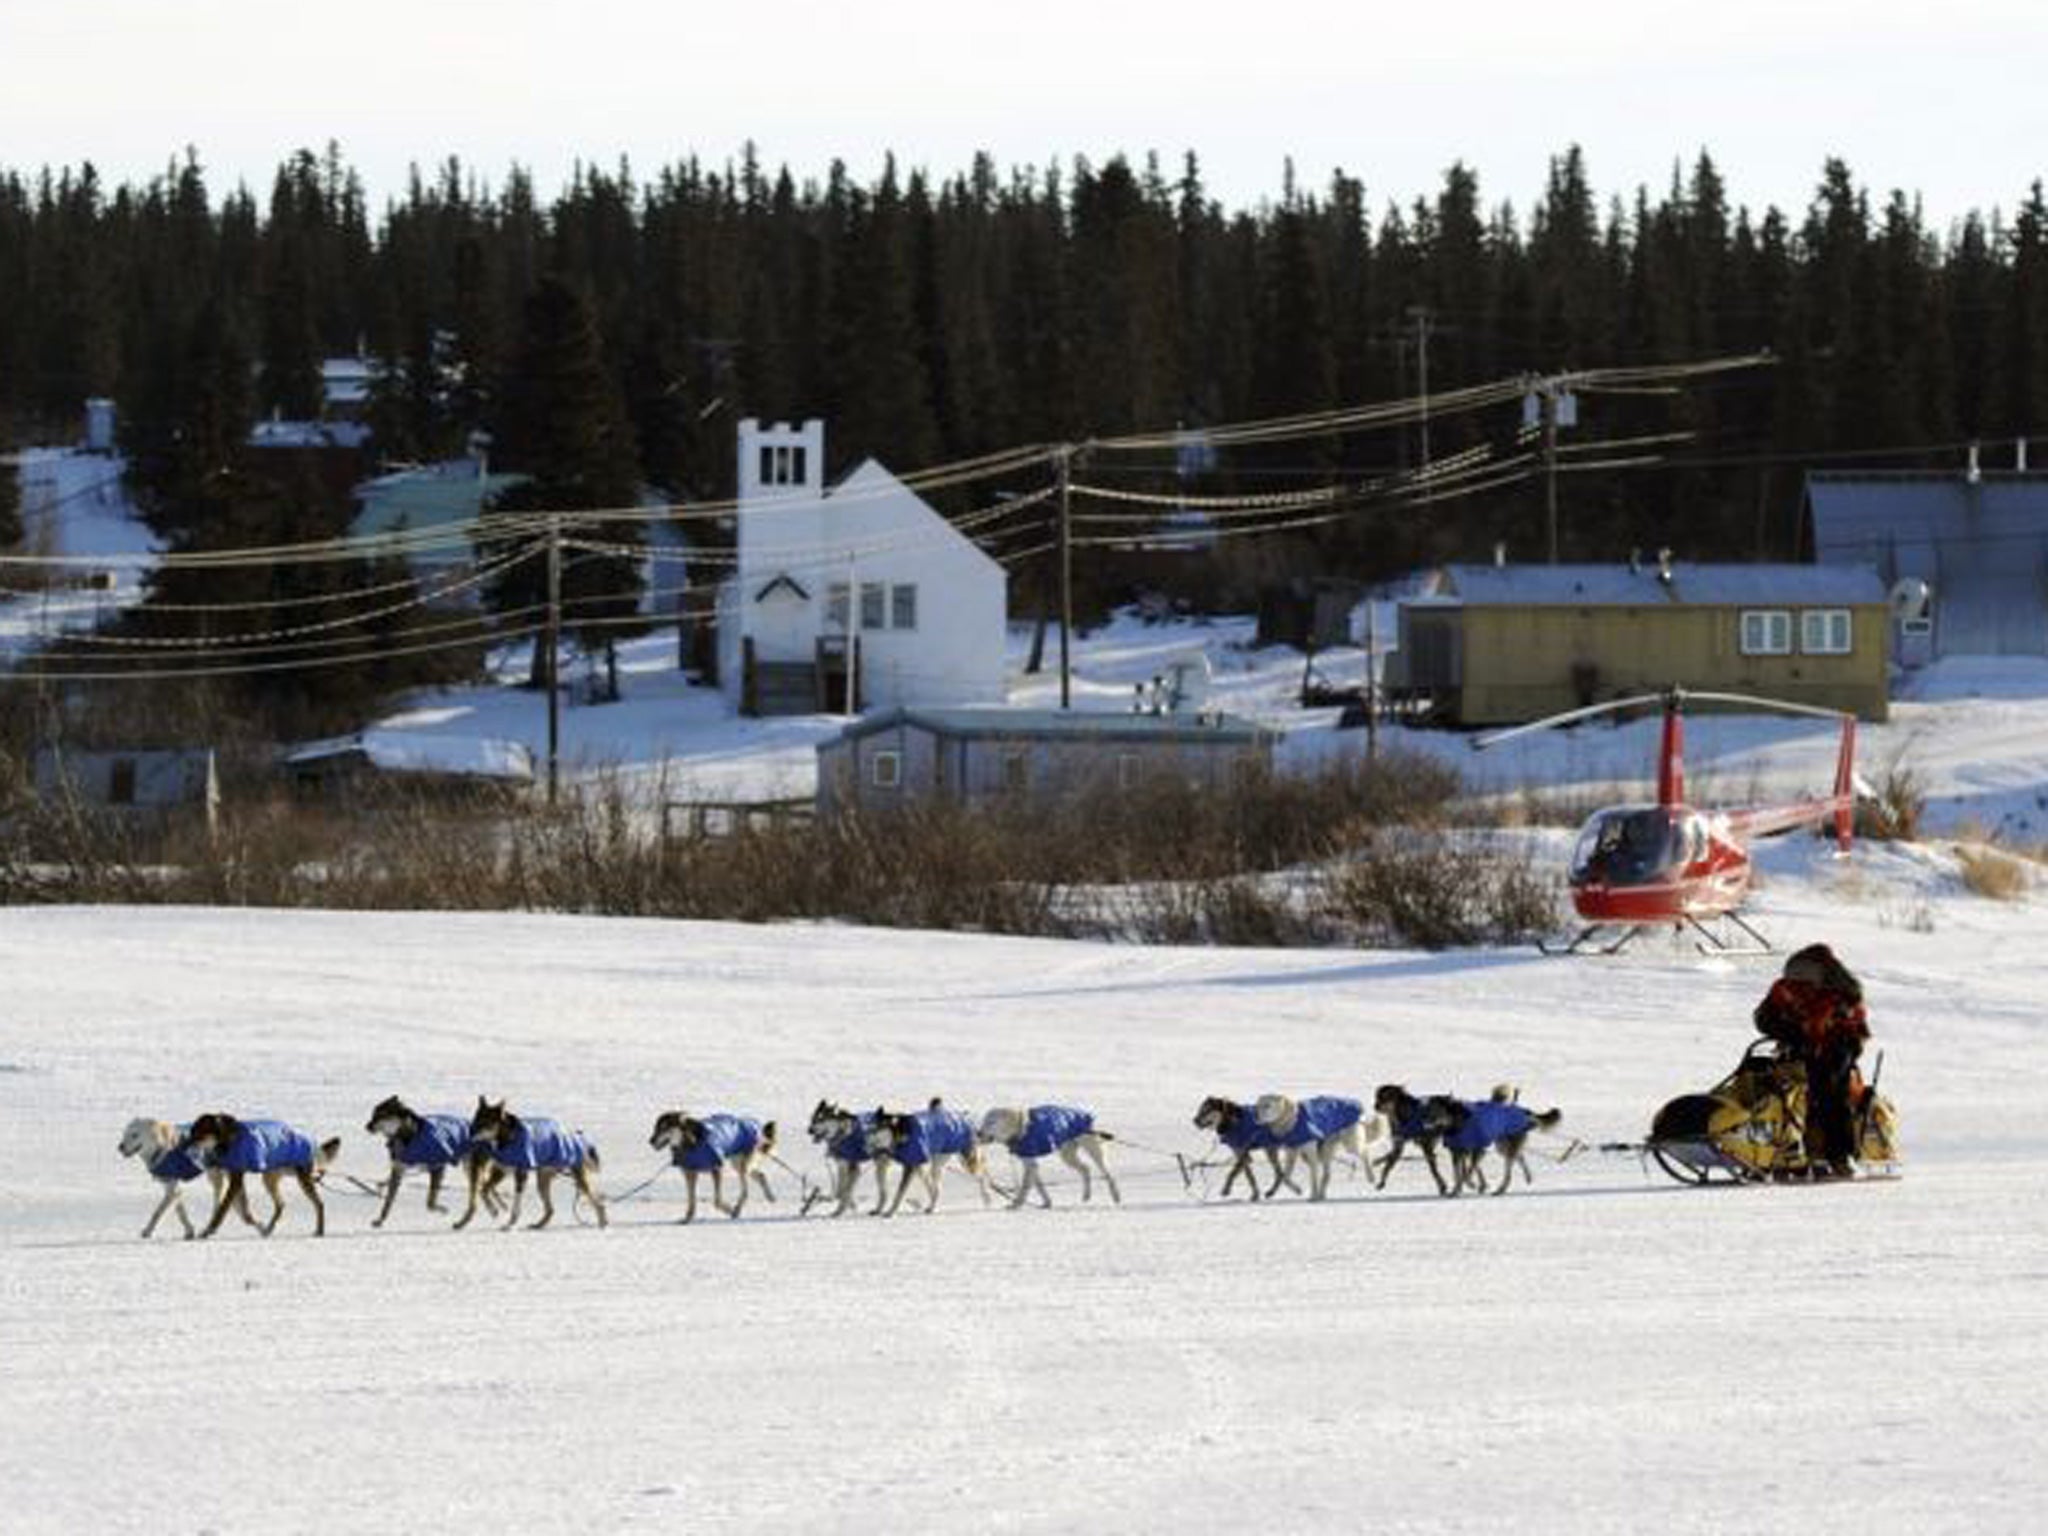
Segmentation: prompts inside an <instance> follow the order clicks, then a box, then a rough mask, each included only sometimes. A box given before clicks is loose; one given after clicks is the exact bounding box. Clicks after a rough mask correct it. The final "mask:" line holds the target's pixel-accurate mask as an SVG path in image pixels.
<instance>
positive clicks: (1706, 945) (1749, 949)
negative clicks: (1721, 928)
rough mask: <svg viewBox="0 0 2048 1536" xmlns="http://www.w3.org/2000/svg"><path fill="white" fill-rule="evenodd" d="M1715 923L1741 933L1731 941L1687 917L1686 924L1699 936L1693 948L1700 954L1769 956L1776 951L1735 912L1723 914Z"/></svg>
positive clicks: (1696, 919) (1694, 919)
mask: <svg viewBox="0 0 2048 1536" xmlns="http://www.w3.org/2000/svg"><path fill="white" fill-rule="evenodd" d="M1715 921H1716V922H1717V923H1726V924H1729V925H1730V926H1732V927H1735V928H1738V929H1740V930H1741V932H1740V933H1739V934H1737V935H1735V936H1734V937H1733V938H1732V939H1731V938H1730V937H1729V936H1728V935H1727V934H1725V933H1717V932H1715V930H1714V929H1712V928H1709V927H1708V926H1707V925H1706V924H1705V923H1703V922H1701V921H1700V920H1699V919H1698V918H1696V917H1688V918H1687V919H1686V922H1687V923H1689V924H1691V925H1692V929H1693V931H1694V932H1695V933H1697V934H1698V935H1699V938H1698V939H1697V940H1696V941H1694V944H1693V947H1694V948H1695V949H1697V950H1698V951H1699V952H1700V953H1701V954H1703V955H1769V954H1775V953H1776V951H1775V950H1773V949H1772V948H1771V941H1770V940H1769V939H1767V938H1765V937H1764V936H1763V935H1762V934H1760V933H1758V932H1757V931H1756V930H1755V929H1754V928H1752V927H1750V925H1749V924H1748V923H1745V922H1744V921H1743V920H1742V917H1741V914H1739V913H1735V912H1723V913H1722V914H1721V915H1720V916H1719V917H1718V918H1716V919H1715Z"/></svg>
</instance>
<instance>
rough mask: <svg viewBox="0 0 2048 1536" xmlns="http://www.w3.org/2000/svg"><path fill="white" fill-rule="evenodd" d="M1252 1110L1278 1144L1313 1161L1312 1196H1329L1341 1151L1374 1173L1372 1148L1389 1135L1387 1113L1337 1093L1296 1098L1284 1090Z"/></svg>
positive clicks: (1264, 1098) (1362, 1169)
mask: <svg viewBox="0 0 2048 1536" xmlns="http://www.w3.org/2000/svg"><path fill="white" fill-rule="evenodd" d="M1252 1114H1253V1117H1254V1118H1255V1119H1256V1120H1257V1121H1258V1123H1259V1124H1260V1126H1262V1127H1263V1128H1264V1129H1265V1131H1266V1133H1267V1134H1268V1135H1270V1136H1271V1137H1272V1138H1273V1141H1274V1142H1275V1143H1276V1144H1277V1145H1279V1146H1282V1147H1285V1148H1287V1149H1289V1150H1290V1151H1293V1152H1297V1153H1299V1154H1300V1155H1301V1157H1302V1159H1303V1160H1304V1161H1305V1162H1307V1164H1308V1197H1309V1199H1311V1200H1321V1199H1324V1198H1326V1197H1327V1196H1328V1195H1329V1193H1330V1172H1331V1170H1332V1169H1333V1168H1335V1167H1336V1164H1337V1154H1338V1153H1339V1152H1348V1153H1350V1154H1351V1156H1352V1158H1353V1160H1354V1161H1356V1162H1357V1164H1358V1167H1359V1171H1360V1172H1361V1173H1368V1174H1369V1173H1370V1171H1371V1169H1370V1159H1369V1157H1368V1153H1367V1149H1368V1148H1369V1147H1370V1146H1371V1145H1372V1144H1373V1143H1374V1142H1376V1141H1380V1140H1383V1139H1384V1137H1385V1134H1386V1121H1385V1120H1384V1118H1383V1117H1382V1116H1381V1115H1379V1114H1377V1113H1375V1114H1373V1115H1370V1116H1368V1115H1367V1114H1366V1112H1365V1106H1364V1105H1363V1104H1361V1103H1359V1102H1358V1100H1356V1099H1347V1098H1342V1097H1339V1096H1337V1095H1334V1094H1318V1095H1317V1096H1315V1097H1313V1098H1307V1099H1291V1098H1289V1097H1288V1096H1287V1095H1286V1094H1284V1093H1264V1094H1260V1095H1259V1102H1258V1103H1257V1104H1256V1105H1254V1106H1253V1107H1252Z"/></svg>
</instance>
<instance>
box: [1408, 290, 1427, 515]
mask: <svg viewBox="0 0 2048 1536" xmlns="http://www.w3.org/2000/svg"><path fill="white" fill-rule="evenodd" d="M1408 318H1409V319H1410V320H1413V321H1414V322H1415V388H1416V393H1417V394H1419V395H1420V396H1421V397H1422V463H1421V465H1420V473H1421V474H1422V475H1423V476H1424V477H1425V478H1424V480H1423V487H1422V497H1423V500H1425V501H1427V500H1428V499H1429V482H1428V479H1427V478H1426V477H1427V476H1428V474H1429V306H1428V305H1427V304H1410V305H1409V306H1408Z"/></svg>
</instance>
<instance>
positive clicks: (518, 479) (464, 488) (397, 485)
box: [349, 458, 526, 538]
mask: <svg viewBox="0 0 2048 1536" xmlns="http://www.w3.org/2000/svg"><path fill="white" fill-rule="evenodd" d="M525 482H526V476H524V475H512V474H488V473H486V472H485V469H484V465H483V463H482V462H481V461H480V460H477V459H468V458H465V459H444V460H442V461H441V462H439V463H435V464H422V465H417V466H415V467H413V468H411V469H399V470H393V471H392V472H391V473H390V474H386V475H379V476H377V477H376V478H375V479H374V480H365V481H364V482H363V483H362V484H361V485H358V486H357V487H356V492H355V494H356V500H357V501H359V502H361V503H362V507H363V510H362V511H361V512H359V513H357V514H356V519H355V521H354V522H353V523H352V524H350V525H349V532H350V533H352V534H354V535H356V536H357V537H359V538H360V537H364V536H366V535H369V534H377V533H391V532H393V531H395V530H396V529H397V528H398V527H399V526H400V525H401V524H402V525H403V526H405V527H407V528H414V529H418V528H440V527H445V526H446V525H447V524H450V523H466V522H473V521H474V520H475V519H476V518H477V517H478V516H479V515H481V513H482V511H483V507H484V503H485V502H486V501H488V500H489V499H490V498H492V497H495V496H497V495H500V494H501V493H503V492H505V491H507V490H510V489H511V488H512V487H513V486H515V485H523V484H524V483H525Z"/></svg>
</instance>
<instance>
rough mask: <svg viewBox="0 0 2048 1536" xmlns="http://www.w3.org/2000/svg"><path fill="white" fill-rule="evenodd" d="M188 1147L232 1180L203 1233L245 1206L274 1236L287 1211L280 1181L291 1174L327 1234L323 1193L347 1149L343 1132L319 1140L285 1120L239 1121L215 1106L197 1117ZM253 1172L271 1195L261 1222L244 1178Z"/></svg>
mask: <svg viewBox="0 0 2048 1536" xmlns="http://www.w3.org/2000/svg"><path fill="white" fill-rule="evenodd" d="M183 1147H184V1149H185V1150H186V1151H188V1152H190V1153H191V1154H192V1156H193V1157H195V1158H197V1159H198V1160H199V1161H200V1162H202V1163H205V1164H209V1165H216V1166H218V1167H219V1168H220V1169H221V1170H222V1171H223V1172H224V1173H225V1174H226V1175H227V1183H226V1185H225V1187H224V1188H223V1189H222V1190H221V1191H220V1193H219V1195H218V1197H217V1198H216V1199H215V1200H214V1205H213V1216H212V1218H211V1219H210V1220H209V1221H208V1222H207V1223H206V1226H205V1228H204V1229H203V1230H202V1231H201V1232H200V1234H199V1235H200V1236H201V1237H211V1236H213V1234H214V1233H216V1232H218V1231H219V1230H220V1224H221V1223H222V1222H223V1221H225V1220H227V1215H228V1211H229V1209H230V1208H231V1207H232V1208H234V1209H237V1210H239V1211H240V1212H241V1215H242V1220H244V1221H246V1222H248V1223H249V1225H251V1226H252V1227H255V1228H256V1230H257V1231H258V1232H260V1233H262V1234H263V1235H264V1236H265V1237H268V1236H270V1234H271V1233H273V1232H275V1231H276V1230H277V1223H278V1220H279V1219H280V1218H281V1217H282V1216H283V1215H284V1196H283V1194H282V1193H281V1192H280V1185H281V1184H282V1183H283V1181H284V1176H285V1175H286V1174H290V1175H291V1176H292V1177H293V1178H294V1179H295V1180H297V1181H298V1186H299V1188H300V1189H301V1190H302V1191H304V1193H305V1196H306V1199H307V1201H308V1202H310V1203H311V1205H312V1207H313V1235H314V1236H315V1237H324V1236H325V1235H326V1233H327V1205H326V1202H324V1201H323V1200H321V1198H320V1180H321V1178H322V1177H323V1176H324V1175H325V1174H326V1172H327V1170H328V1168H329V1167H330V1166H331V1165H332V1164H333V1162H334V1159H335V1156H336V1155H337V1154H338V1153H339V1152H340V1151H341V1138H340V1137H338V1136H334V1137H329V1138H328V1139H327V1140H326V1141H323V1142H319V1143H317V1144H316V1143H315V1142H314V1140H313V1138H312V1137H310V1136H308V1135H307V1134H306V1133H305V1132H304V1131H300V1130H294V1129H293V1128H292V1127H291V1126H289V1125H286V1124H285V1123H284V1122H283V1121H282V1120H237V1119H236V1118H235V1117H234V1116H233V1115H230V1114H223V1113H221V1112H219V1111H214V1112H212V1113H209V1114H204V1115H201V1116H199V1117H198V1118H197V1119H195V1120H194V1121H193V1122H192V1128H191V1129H190V1130H189V1131H187V1132H186V1133H185V1140H184V1142H183ZM252 1173H253V1174H256V1175H257V1176H258V1177H260V1178H261V1179H262V1180H263V1188H264V1189H265V1190H266V1191H267V1192H268V1193H269V1195H270V1220H268V1221H266V1222H263V1223H261V1224H258V1223H257V1221H256V1219H255V1218H254V1217H252V1216H251V1215H250V1214H249V1196H248V1193H247V1191H246V1190H245V1189H244V1188H243V1181H244V1180H245V1179H246V1178H247V1177H248V1176H249V1175H250V1174H252Z"/></svg>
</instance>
